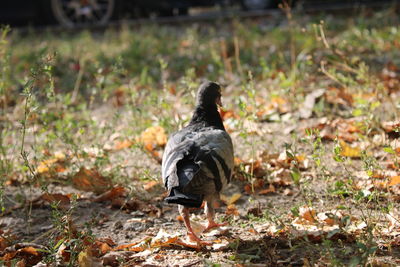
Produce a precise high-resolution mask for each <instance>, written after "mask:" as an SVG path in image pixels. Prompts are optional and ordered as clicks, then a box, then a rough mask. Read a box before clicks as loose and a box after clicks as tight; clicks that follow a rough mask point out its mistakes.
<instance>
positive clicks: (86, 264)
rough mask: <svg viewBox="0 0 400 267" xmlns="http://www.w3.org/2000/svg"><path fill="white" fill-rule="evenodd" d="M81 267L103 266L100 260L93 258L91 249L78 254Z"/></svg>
mask: <svg viewBox="0 0 400 267" xmlns="http://www.w3.org/2000/svg"><path fill="white" fill-rule="evenodd" d="M78 265H79V267H101V266H103V265H102V264H101V262H100V260H99V259H96V258H95V257H93V255H92V253H91V251H90V249H88V248H87V249H85V250H83V251H81V252H80V253H79V254H78Z"/></svg>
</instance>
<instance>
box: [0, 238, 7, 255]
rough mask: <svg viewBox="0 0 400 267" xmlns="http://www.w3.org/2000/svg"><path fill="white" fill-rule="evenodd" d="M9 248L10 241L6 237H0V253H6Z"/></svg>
mask: <svg viewBox="0 0 400 267" xmlns="http://www.w3.org/2000/svg"><path fill="white" fill-rule="evenodd" d="M6 247H8V241H7V239H5V238H4V237H2V236H1V237H0V252H2V251H4V249H6Z"/></svg>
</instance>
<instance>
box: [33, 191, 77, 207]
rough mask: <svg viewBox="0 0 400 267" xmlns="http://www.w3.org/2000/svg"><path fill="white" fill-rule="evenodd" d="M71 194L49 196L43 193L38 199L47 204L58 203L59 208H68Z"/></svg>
mask: <svg viewBox="0 0 400 267" xmlns="http://www.w3.org/2000/svg"><path fill="white" fill-rule="evenodd" d="M71 197H72V194H67V195H64V194H58V193H57V194H49V193H45V194H43V195H42V196H41V197H40V198H41V199H42V200H44V201H46V202H48V203H50V204H51V203H54V202H56V203H59V205H60V206H64V207H66V206H68V205H69V204H70V203H71Z"/></svg>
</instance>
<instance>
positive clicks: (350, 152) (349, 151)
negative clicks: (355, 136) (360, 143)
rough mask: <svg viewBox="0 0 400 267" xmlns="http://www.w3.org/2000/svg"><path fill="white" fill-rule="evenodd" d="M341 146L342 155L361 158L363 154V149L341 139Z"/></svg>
mask: <svg viewBox="0 0 400 267" xmlns="http://www.w3.org/2000/svg"><path fill="white" fill-rule="evenodd" d="M340 147H341V151H340V155H342V156H343V157H348V158H359V157H360V156H361V149H360V148H358V147H352V146H350V145H348V144H347V143H346V142H344V141H340Z"/></svg>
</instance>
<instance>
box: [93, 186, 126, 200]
mask: <svg viewBox="0 0 400 267" xmlns="http://www.w3.org/2000/svg"><path fill="white" fill-rule="evenodd" d="M125 193H126V190H125V188H124V187H122V186H117V187H114V188H113V189H111V190H109V191H107V192H105V193H103V194H101V195H100V196H98V197H96V198H95V199H93V201H94V202H102V201H107V200H113V199H115V198H118V197H121V196H124V195H125Z"/></svg>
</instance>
